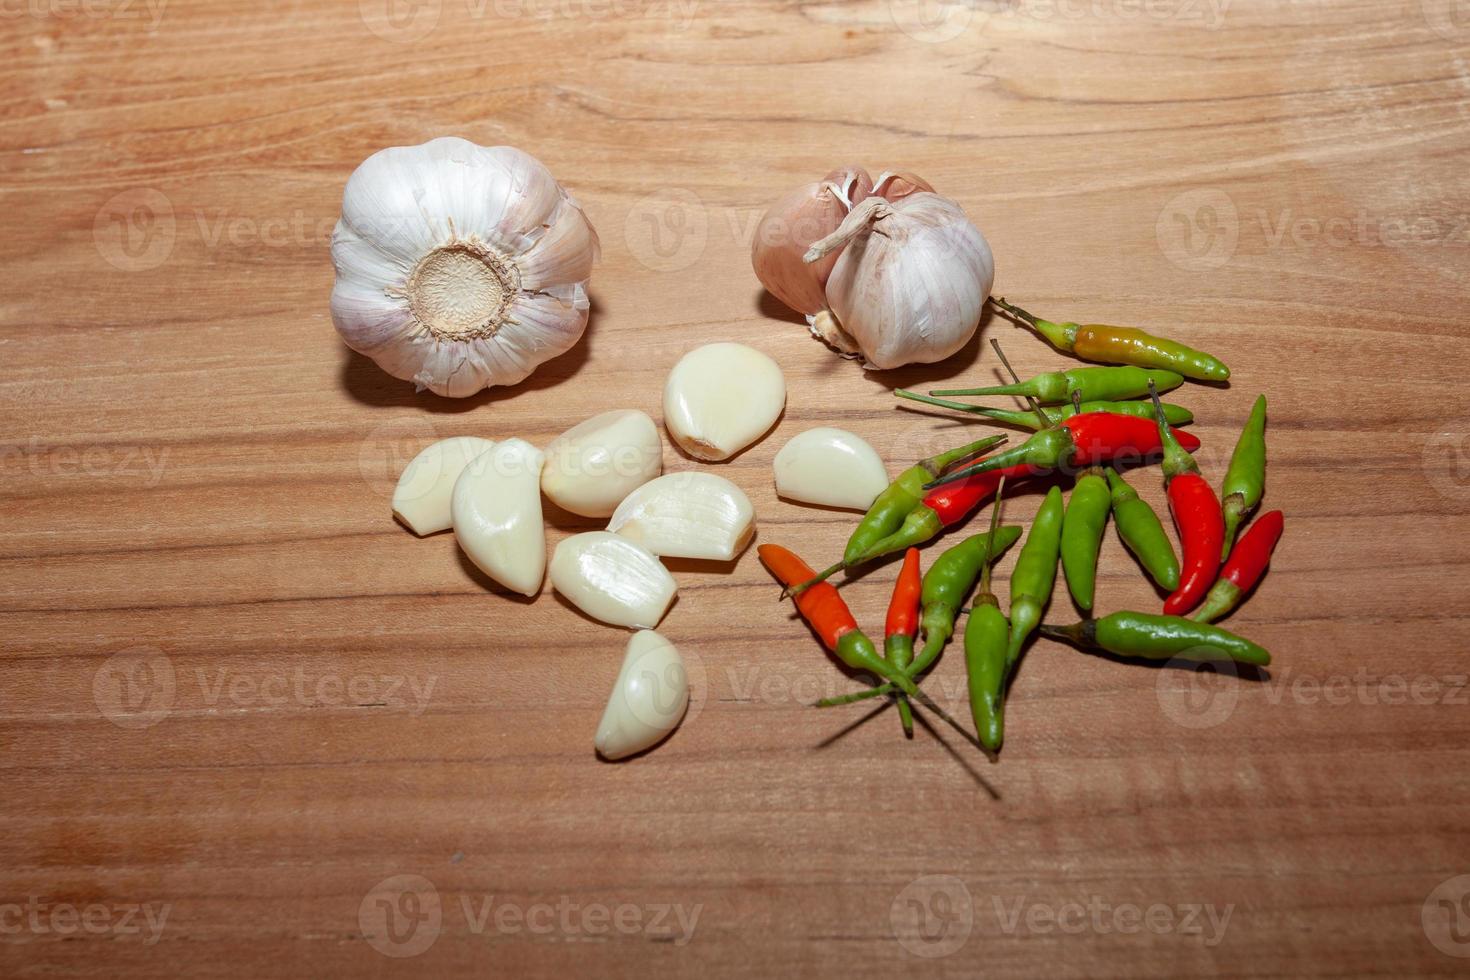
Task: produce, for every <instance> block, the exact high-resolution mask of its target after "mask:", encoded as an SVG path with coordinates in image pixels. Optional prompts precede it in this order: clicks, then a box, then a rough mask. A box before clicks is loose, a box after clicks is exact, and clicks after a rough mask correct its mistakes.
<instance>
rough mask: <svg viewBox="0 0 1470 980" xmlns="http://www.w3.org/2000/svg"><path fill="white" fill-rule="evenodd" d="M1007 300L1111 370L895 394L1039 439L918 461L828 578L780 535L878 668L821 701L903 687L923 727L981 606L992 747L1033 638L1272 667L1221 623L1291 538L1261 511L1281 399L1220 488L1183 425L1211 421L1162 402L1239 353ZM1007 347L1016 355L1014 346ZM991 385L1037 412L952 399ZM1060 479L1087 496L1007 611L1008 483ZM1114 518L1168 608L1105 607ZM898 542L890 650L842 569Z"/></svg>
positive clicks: (831, 633)
mask: <svg viewBox="0 0 1470 980" xmlns="http://www.w3.org/2000/svg"><path fill="white" fill-rule="evenodd" d="M991 303H992V305H993V306H994V307H995V308H996V309H998V310H999V311H1000V312H1001V313H1002V314H1003V315H1005V316H1007V317H1009V318H1011V319H1014V320H1016V321H1017V322H1018V323H1020V324H1021V325H1024V326H1026V327H1028V328H1030V329H1032V330H1034V331H1035V332H1036V333H1037V334H1039V335H1040V336H1041V337H1042V338H1044V339H1045V340H1046V341H1048V342H1049V343H1050V344H1052V345H1053V346H1054V347H1056V348H1057V349H1059V350H1062V351H1065V352H1067V353H1070V354H1073V355H1075V356H1077V357H1079V358H1082V359H1084V360H1089V361H1095V362H1099V363H1103V364H1107V365H1110V366H1107V367H1087V368H1074V369H1071V370H1066V371H1055V372H1050V373H1047V374H1042V375H1038V376H1037V377H1035V378H1032V379H1030V380H1029V381H1024V382H1023V381H1021V380H1020V379H1019V378H1017V377H1015V374H1014V372H1012V377H1013V379H1014V381H1015V383H1014V384H1010V385H1001V386H995V387H988V388H966V389H953V390H944V391H933V392H930V393H929V395H927V396H926V395H920V394H917V393H914V392H908V391H903V390H899V391H896V392H895V394H896V395H898V396H900V397H903V398H907V399H911V400H915V401H919V402H923V403H925V404H930V405H934V406H937V407H941V408H946V409H952V410H955V411H960V412H964V413H967V414H968V415H971V416H974V417H978V418H983V419H988V420H992V421H996V422H1001V423H1006V424H1011V425H1018V426H1021V427H1024V428H1027V429H1030V430H1032V431H1033V432H1034V434H1033V435H1032V436H1031V437H1030V438H1028V439H1027V440H1026V441H1025V442H1023V443H1022V444H1021V445H1019V446H1015V447H1013V448H1009V449H1005V450H1002V451H998V452H993V451H994V450H996V449H997V447H999V446H1000V444H1001V443H1002V442H1003V441H1004V437H1001V436H996V437H992V438H989V439H982V440H979V441H977V442H973V443H970V444H968V445H965V446H961V447H959V448H957V449H955V450H952V451H951V452H948V453H942V454H940V455H938V456H935V457H932V458H930V459H926V460H923V461H921V462H919V463H917V464H915V465H914V466H913V467H910V468H909V469H908V470H905V471H904V473H903V474H902V475H900V476H899V478H898V479H897V480H895V481H893V484H892V485H891V486H890V487H889V488H888V489H887V490H886V491H884V493H882V494H881V495H879V497H878V499H877V500H876V501H875V502H874V504H873V506H872V507H871V508H870V509H869V511H868V513H867V515H866V516H865V517H864V518H863V520H862V521H861V522H860V523H859V524H858V526H857V528H856V529H855V530H854V531H853V532H852V535H851V537H850V538H849V539H848V543H847V548H846V549H845V550H844V552H843V556H842V560H841V561H839V562H837V563H835V564H833V565H832V566H831V567H829V568H827V569H826V570H824V571H823V572H821V573H820V574H817V573H813V571H812V570H811V568H810V567H808V566H807V565H806V563H805V562H803V561H802V560H801V559H800V558H798V557H797V556H796V555H794V554H792V553H791V552H790V551H788V550H786V549H785V548H782V547H780V546H779V545H769V544H767V545H761V546H760V547H759V548H758V549H757V551H758V552H759V554H760V557H761V560H762V561H763V562H764V563H765V564H766V566H767V567H768V568H769V569H770V570H771V572H772V573H773V574H774V575H775V576H776V578H777V579H778V580H780V582H781V584H782V585H783V592H782V594H783V596H784V595H791V596H794V597H795V600H796V605H797V609H798V610H799V611H800V612H801V614H802V616H803V617H804V618H805V619H806V620H807V622H808V623H810V624H811V626H812V627H813V629H814V630H815V631H816V632H817V635H818V636H819V637H820V638H821V639H822V641H823V643H824V644H825V645H826V646H827V648H828V649H829V650H831V651H833V652H834V653H835V654H836V655H837V656H838V658H839V659H840V660H842V662H843V663H845V664H847V665H848V666H849V667H851V668H853V669H855V670H859V671H862V672H865V673H868V674H870V675H873V676H874V677H875V678H876V683H874V684H873V686H871V687H868V688H866V689H864V690H861V691H858V692H855V693H853V694H847V695H843V696H841V697H835V698H828V699H826V700H823V701H819V702H818V703H817V704H818V706H819V707H831V706H834V705H839V704H850V703H853V702H856V701H863V700H866V699H869V698H891V699H893V700H894V701H895V702H896V703H897V706H898V711H899V718H900V721H901V723H902V725H903V729H904V732H905V733H906V734H908V735H912V732H913V712H912V708H911V706H910V702H911V701H912V700H917V701H919V702H920V703H921V704H923V705H924V706H926V707H928V708H930V709H931V710H936V711H937V710H938V707H937V706H936V705H934V704H933V702H932V701H931V700H930V699H929V698H928V697H927V696H925V695H924V694H923V691H922V689H921V687H920V686H919V681H920V680H921V679H922V677H923V675H924V673H925V672H926V671H927V670H928V669H929V668H930V667H932V666H933V665H934V663H935V662H936V661H937V660H938V659H939V656H940V654H941V653H942V652H943V650H944V647H945V645H946V644H947V643H948V642H949V639H950V637H951V636H953V634H954V632H955V625H956V621H957V620H958V618H959V616H960V615H961V614H962V613H968V617H969V618H968V621H967V623H966V625H965V629H964V632H963V637H964V649H965V666H966V672H967V675H968V678H969V695H970V713H971V720H972V722H973V725H974V729H975V735H976V737H977V739H978V741H979V743H980V744H981V745H982V746H983V747H984V748H985V749H986V750H988V751H989V752H991V753H992V757H993V753H995V752H996V751H998V750H999V749H1000V747H1001V744H1002V742H1003V740H1004V737H1005V699H1006V692H1007V689H1008V687H1009V685H1010V683H1011V680H1012V678H1013V677H1014V675H1015V671H1016V666H1017V664H1018V663H1019V662H1020V660H1021V658H1022V656H1023V654H1024V652H1025V650H1026V647H1027V644H1028V641H1029V640H1030V639H1031V638H1032V636H1034V635H1041V636H1045V637H1048V638H1050V639H1056V640H1063V641H1065V642H1067V643H1070V644H1072V645H1074V646H1077V647H1080V648H1083V649H1086V650H1094V651H1100V652H1103V653H1106V654H1110V655H1112V656H1114V657H1117V658H1120V659H1124V660H1128V659H1139V660H1168V659H1173V658H1185V659H1191V660H1231V661H1236V662H1239V663H1245V664H1251V665H1255V666H1265V665H1267V664H1269V663H1270V662H1271V655H1270V654H1269V653H1268V652H1267V651H1266V650H1265V649H1263V648H1262V647H1260V646H1258V645H1256V644H1254V643H1252V642H1251V641H1249V640H1247V639H1245V638H1244V637H1240V636H1237V635H1235V634H1233V633H1230V632H1228V631H1227V630H1224V629H1222V628H1220V627H1219V626H1215V625H1213V624H1214V622H1215V621H1216V620H1218V619H1220V618H1222V617H1224V616H1226V615H1228V614H1229V613H1231V612H1232V611H1233V610H1234V609H1235V608H1236V607H1237V606H1239V605H1240V603H1241V601H1242V600H1243V599H1244V598H1245V597H1246V596H1247V595H1249V594H1250V592H1251V591H1252V590H1253V589H1254V588H1255V586H1256V584H1257V583H1258V582H1260V580H1261V579H1262V577H1263V576H1264V575H1265V573H1266V568H1267V565H1268V564H1269V563H1270V560H1271V554H1272V552H1273V550H1274V549H1275V547H1276V543H1277V541H1278V540H1279V539H1280V537H1281V532H1282V526H1283V520H1282V514H1281V512H1280V511H1272V512H1270V513H1267V514H1263V515H1261V516H1260V517H1257V518H1255V519H1254V520H1252V517H1253V516H1254V514H1255V512H1256V510H1257V509H1258V508H1259V506H1260V503H1261V498H1262V496H1263V492H1264V489H1265V477H1266V441H1265V428H1266V397H1265V396H1264V395H1262V396H1260V397H1258V398H1257V399H1256V402H1255V405H1254V407H1253V408H1252V410H1251V413H1250V417H1249V419H1248V420H1247V422H1246V424H1245V427H1244V429H1243V430H1242V432H1241V434H1240V437H1239V440H1238V441H1237V443H1236V446H1235V451H1234V453H1233V454H1232V456H1231V459H1230V465H1229V467H1228V468H1227V470H1226V473H1225V477H1224V481H1223V483H1222V485H1221V488H1220V493H1219V494H1218V495H1217V494H1216V492H1215V488H1214V487H1213V486H1212V485H1211V483H1210V482H1209V481H1208V480H1207V479H1206V478H1205V476H1204V475H1203V474H1202V473H1201V472H1200V468H1199V466H1198V464H1197V463H1196V462H1195V460H1194V459H1193V457H1192V456H1191V455H1190V454H1191V453H1192V452H1193V451H1194V450H1196V449H1198V448H1199V445H1200V442H1199V440H1198V439H1197V438H1195V437H1194V436H1192V435H1190V434H1189V433H1187V432H1181V431H1179V430H1177V429H1176V428H1174V426H1178V425H1184V424H1187V423H1188V422H1190V421H1192V420H1193V417H1194V416H1193V415H1192V413H1190V411H1189V410H1188V409H1186V408H1184V407H1182V406H1179V405H1166V404H1164V403H1162V402H1161V401H1160V400H1159V395H1158V393H1159V391H1161V390H1163V391H1167V390H1171V389H1174V388H1178V387H1179V386H1180V385H1182V384H1183V383H1184V381H1185V379H1186V378H1187V379H1192V380H1198V381H1211V382H1223V381H1225V380H1226V379H1228V378H1229V377H1230V370H1229V368H1227V367H1226V366H1225V364H1224V363H1223V362H1221V361H1220V360H1219V359H1218V358H1215V357H1213V356H1212V355H1210V354H1207V353H1205V352H1203V351H1199V350H1194V349H1192V348H1189V347H1186V346H1184V345H1183V344H1179V343H1177V342H1175V341H1171V340H1167V339H1165V338H1161V337H1156V336H1153V335H1151V334H1148V333H1145V332H1143V331H1141V330H1138V329H1136V328H1132V327H1110V326H1104V325H1099V324H1086V325H1079V324H1075V323H1053V322H1052V321H1049V320H1043V319H1040V318H1039V317H1035V316H1033V315H1032V314H1030V313H1028V312H1026V311H1025V310H1022V309H1020V308H1019V307H1016V306H1012V305H1011V304H1009V303H1007V302H1006V301H1005V300H1004V299H992V300H991ZM992 343H993V342H992ZM996 353H997V354H998V355H999V356H1000V358H1001V360H1002V361H1005V355H1004V354H1003V353H1001V351H1000V347H999V345H996ZM1006 367H1007V369H1009V368H1010V364H1009V362H1006ZM985 395H1016V396H1021V397H1024V398H1025V399H1026V400H1027V402H1028V405H1029V410H1024V411H1023V410H1012V409H1001V408H992V407H987V406H981V405H974V404H971V403H968V402H956V401H950V400H947V398H942V397H938V396H950V397H954V396H985ZM1140 396H1146V397H1140ZM1044 406H1049V407H1044ZM992 452H993V454H992ZM1155 459H1157V460H1159V461H1160V462H1161V464H1162V470H1163V482H1164V488H1165V492H1166V494H1167V496H1168V500H1169V511H1170V514H1171V515H1172V517H1173V523H1174V526H1175V529H1176V531H1177V533H1178V537H1179V543H1180V548H1179V552H1178V554H1177V555H1176V552H1175V549H1174V545H1173V543H1172V542H1171V540H1170V538H1169V535H1168V533H1167V532H1166V531H1165V529H1164V525H1163V522H1162V521H1161V520H1160V519H1159V516H1158V515H1157V514H1156V513H1155V512H1154V510H1153V508H1152V507H1150V506H1149V504H1148V503H1147V502H1146V501H1144V500H1143V499H1142V498H1140V497H1139V495H1138V492H1137V491H1136V490H1135V489H1134V488H1133V486H1132V485H1130V484H1129V483H1128V481H1127V480H1125V479H1124V478H1123V476H1122V474H1121V473H1120V472H1119V471H1120V470H1122V469H1125V468H1127V467H1130V466H1135V465H1138V464H1142V463H1147V462H1150V461H1152V460H1155ZM1058 475H1071V477H1072V491H1071V494H1070V497H1069V498H1067V499H1064V495H1063V492H1062V488H1061V487H1060V486H1057V485H1053V486H1051V487H1050V489H1049V490H1048V491H1047V493H1046V496H1045V498H1044V499H1043V501H1042V504H1041V508H1040V510H1039V511H1038V512H1037V514H1036V517H1035V519H1034V520H1033V521H1032V522H1031V528H1030V530H1029V532H1028V533H1027V534H1026V540H1025V542H1024V543H1023V544H1022V546H1021V549H1020V552H1019V555H1018V557H1017V560H1016V565H1015V568H1014V569H1013V570H1012V572H1011V578H1010V603H1009V616H1007V615H1006V614H1004V613H1002V611H1001V607H1000V600H999V598H998V597H997V596H996V595H995V593H994V592H992V591H991V587H990V574H991V568H992V566H993V565H994V563H995V560H996V559H997V558H998V557H999V556H1000V555H1002V554H1004V552H1005V551H1006V550H1007V549H1008V548H1010V547H1011V546H1012V545H1013V544H1015V543H1016V541H1018V540H1019V539H1020V537H1021V530H1020V528H1017V527H1014V526H1007V525H1002V524H1000V523H999V518H1000V510H1001V501H1000V494H1001V493H1002V491H1003V488H1004V486H1005V484H1006V482H1007V481H1024V480H1027V479H1045V478H1053V477H1056V476H1058ZM992 497H994V498H995V505H994V507H993V509H992V512H991V518H990V529H989V530H988V531H985V532H982V533H980V534H975V535H972V536H970V537H968V538H966V539H965V540H963V541H961V542H959V543H958V544H956V545H954V546H952V547H950V548H949V549H948V550H946V551H944V552H943V553H942V554H941V555H940V556H939V557H938V558H937V559H936V560H935V561H934V562H933V563H932V564H931V565H930V567H929V570H928V572H923V571H922V569H921V562H920V553H919V550H918V548H919V546H920V545H922V544H924V543H925V542H927V541H929V540H931V539H933V538H934V537H936V536H938V535H939V534H940V533H941V532H943V531H944V530H945V529H947V528H950V527H953V526H955V525H958V524H960V523H962V522H963V521H964V520H965V519H967V518H968V517H969V516H970V514H972V513H973V512H974V511H975V510H976V509H977V508H979V507H980V505H981V504H982V503H984V502H985V501H986V500H989V499H991V498H992ZM1109 516H1111V517H1112V518H1113V522H1114V525H1115V526H1116V528H1117V533H1118V537H1119V539H1120V540H1121V541H1122V542H1123V544H1124V546H1125V547H1126V548H1127V549H1128V551H1129V552H1131V553H1132V555H1133V556H1134V558H1135V559H1136V560H1137V561H1138V564H1139V566H1140V567H1141V568H1142V569H1143V571H1144V572H1145V573H1146V574H1147V576H1148V578H1149V579H1150V580H1151V581H1152V582H1153V583H1154V584H1155V585H1156V586H1157V587H1158V588H1159V589H1160V590H1161V591H1162V592H1164V593H1167V597H1166V598H1165V599H1164V602H1163V609H1162V612H1161V613H1159V614H1153V613H1143V612H1132V611H1120V612H1114V613H1110V614H1107V615H1101V616H1094V615H1093V608H1094V604H1095V599H1096V594H1095V593H1096V584H1097V563H1098V556H1099V553H1100V550H1101V547H1102V541H1103V537H1104V531H1105V530H1106V527H1107V523H1108V518H1109ZM1242 528H1244V533H1243V534H1242V533H1241V530H1242ZM899 552H903V553H904V558H903V565H902V568H901V570H900V572H899V576H898V582H897V584H896V587H895V589H894V592H893V600H892V602H891V604H890V606H889V609H888V618H887V623H886V628H885V637H884V645H883V654H882V655H881V656H880V655H879V653H878V649H877V647H876V645H875V644H874V643H873V642H872V641H871V640H869V639H868V638H867V636H865V635H864V634H863V633H862V632H861V630H859V629H858V628H857V622H856V620H855V619H854V618H853V616H852V613H851V611H850V610H849V609H848V607H847V604H846V602H844V601H843V599H842V597H841V596H840V594H839V593H838V591H837V588H836V586H834V585H832V584H831V583H829V582H828V581H827V579H828V578H830V577H831V576H832V575H834V574H836V573H837V572H838V571H842V570H846V569H851V568H855V567H857V566H859V565H863V564H866V563H868V562H871V561H874V560H875V559H878V558H880V557H882V556H884V555H890V554H896V553H899ZM1059 563H1060V565H1061V569H1062V575H1063V578H1064V580H1065V582H1066V584H1067V591H1068V593H1069V594H1070V596H1071V598H1072V601H1073V602H1074V603H1075V605H1076V606H1077V608H1078V609H1079V610H1080V611H1081V612H1082V613H1083V615H1084V617H1085V618H1084V619H1082V620H1081V621H1079V622H1076V623H1073V624H1071V625H1068V626H1055V625H1046V624H1043V623H1042V617H1043V615H1044V613H1045V612H1046V610H1047V607H1048V606H1049V604H1050V603H1051V601H1052V597H1053V591H1054V587H1055V584H1056V578H1057V566H1058V564H1059ZM977 583H978V586H979V589H978V592H976V593H975V595H974V597H973V599H972V598H971V593H972V592H973V591H975V589H976V586H977ZM967 601H969V602H970V603H971V604H970V606H969V607H968V608H966V605H965V603H966V602H967ZM921 640H922V642H920V641H921ZM941 713H942V712H941ZM945 718H946V720H948V721H950V722H951V723H954V721H953V719H950V718H949V717H948V716H947V715H946V716H945Z"/></svg>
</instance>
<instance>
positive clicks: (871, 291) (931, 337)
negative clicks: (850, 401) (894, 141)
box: [806, 191, 995, 370]
mask: <svg viewBox="0 0 1470 980" xmlns="http://www.w3.org/2000/svg"><path fill="white" fill-rule="evenodd" d="M837 249H841V250H842V251H841V254H840V255H839V256H838V259H837V265H836V266H835V267H834V268H833V269H832V275H831V277H830V278H829V279H828V280H827V289H826V296H827V303H828V306H829V307H830V309H831V313H832V314H833V315H834V316H835V317H836V320H837V323H838V324H840V326H841V329H842V331H844V332H845V333H846V334H847V335H849V336H851V337H852V338H853V340H855V341H856V342H857V346H858V348H859V349H860V350H861V351H862V354H863V356H864V358H865V359H866V363H865V364H864V366H865V367H867V368H869V369H878V370H882V369H887V368H896V367H902V366H903V365H905V364H928V363H932V362H934V361H942V360H944V359H945V358H946V357H949V356H950V355H951V354H954V353H955V352H956V351H958V350H959V349H960V348H961V347H963V346H965V344H966V343H968V342H969V340H970V338H971V337H973V336H974V335H975V330H976V328H977V327H979V325H980V313H981V311H982V309H983V308H984V306H985V300H986V298H987V297H988V296H989V295H990V288H991V286H992V285H994V283H995V259H994V257H993V256H992V255H991V252H990V245H989V243H988V242H986V240H985V236H984V235H982V234H981V233H980V229H978V228H976V227H975V226H974V225H973V224H971V223H970V220H969V219H968V218H966V217H965V213H964V211H963V210H961V209H960V206H959V205H958V204H956V203H955V202H953V201H951V200H949V199H948V198H944V197H940V196H939V195H938V194H931V193H927V192H924V191H916V192H913V193H909V194H907V195H906V196H904V197H901V198H899V199H898V200H895V201H893V202H891V203H890V202H889V201H887V200H885V199H883V198H882V197H869V198H867V199H866V200H864V201H863V202H862V203H860V204H858V205H856V206H855V207H854V208H853V209H852V211H850V212H849V213H848V215H847V217H846V218H844V219H843V222H842V226H841V227H840V228H838V229H837V231H835V232H834V233H833V234H831V235H829V236H828V237H827V238H825V239H823V240H822V241H820V242H817V243H816V244H815V245H813V246H812V247H811V248H810V249H808V250H807V253H806V254H807V258H808V259H809V260H811V261H813V262H815V261H818V260H820V259H821V258H823V257H825V256H829V255H831V254H832V253H833V252H834V251H835V250H837Z"/></svg>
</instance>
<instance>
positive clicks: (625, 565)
mask: <svg viewBox="0 0 1470 980" xmlns="http://www.w3.org/2000/svg"><path fill="white" fill-rule="evenodd" d="M551 586H552V588H554V589H556V591H557V592H560V593H561V594H562V595H564V596H566V597H567V599H568V600H569V601H570V602H571V603H572V605H574V606H576V607H577V608H578V609H580V610H582V611H583V612H584V613H586V614H587V615H589V616H591V617H592V618H593V619H597V620H601V621H602V622H604V623H611V624H612V625H614V626H627V627H633V628H642V629H651V628H653V627H654V626H657V625H658V621H659V620H660V619H663V617H664V613H665V612H667V611H668V608H669V603H671V602H673V601H674V594H675V593H676V592H677V591H678V587H677V586H676V585H675V584H674V577H673V576H672V575H670V574H669V570H668V569H667V568H665V567H664V566H663V565H662V564H660V562H659V560H658V559H657V558H656V557H654V555H653V554H652V553H651V552H650V551H649V550H648V549H647V548H645V547H643V546H642V545H640V544H637V543H635V542H633V541H630V540H628V539H627V538H623V537H619V536H618V535H616V534H612V533H610V532H608V531H587V532H585V533H583V534H574V535H572V536H571V537H569V538H566V539H565V540H563V541H562V542H561V543H560V544H558V545H557V546H556V551H555V553H554V554H553V555H552V556H551Z"/></svg>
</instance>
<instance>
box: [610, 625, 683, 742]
mask: <svg viewBox="0 0 1470 980" xmlns="http://www.w3.org/2000/svg"><path fill="white" fill-rule="evenodd" d="M688 708H689V672H688V671H687V670H686V669H685V667H684V658H683V657H681V656H679V650H678V648H677V647H675V646H674V645H673V644H672V643H670V642H669V641H668V640H666V639H664V638H663V637H662V636H660V635H659V634H658V633H655V632H654V631H653V630H642V631H640V632H638V633H634V634H633V635H632V636H631V637H629V638H628V648H627V650H626V651H625V652H624V654H623V664H622V666H621V667H620V668H619V669H618V679H617V681H616V682H615V683H614V684H613V689H612V694H611V695H609V696H608V699H607V707H606V708H604V709H603V712H602V720H601V721H599V722H598V723H597V734H596V735H595V736H594V737H593V745H594V746H595V747H596V749H597V752H598V754H599V755H601V756H602V757H603V758H604V759H608V760H609V761H615V760H617V759H625V758H627V757H628V756H630V755H636V754H637V753H639V752H642V751H644V750H645V749H649V748H652V747H653V746H655V745H657V744H658V743H659V742H662V741H663V740H664V739H665V738H668V736H669V734H670V733H671V732H673V730H674V729H675V728H678V727H679V722H681V721H683V720H684V713H685V711H687V710H688Z"/></svg>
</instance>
